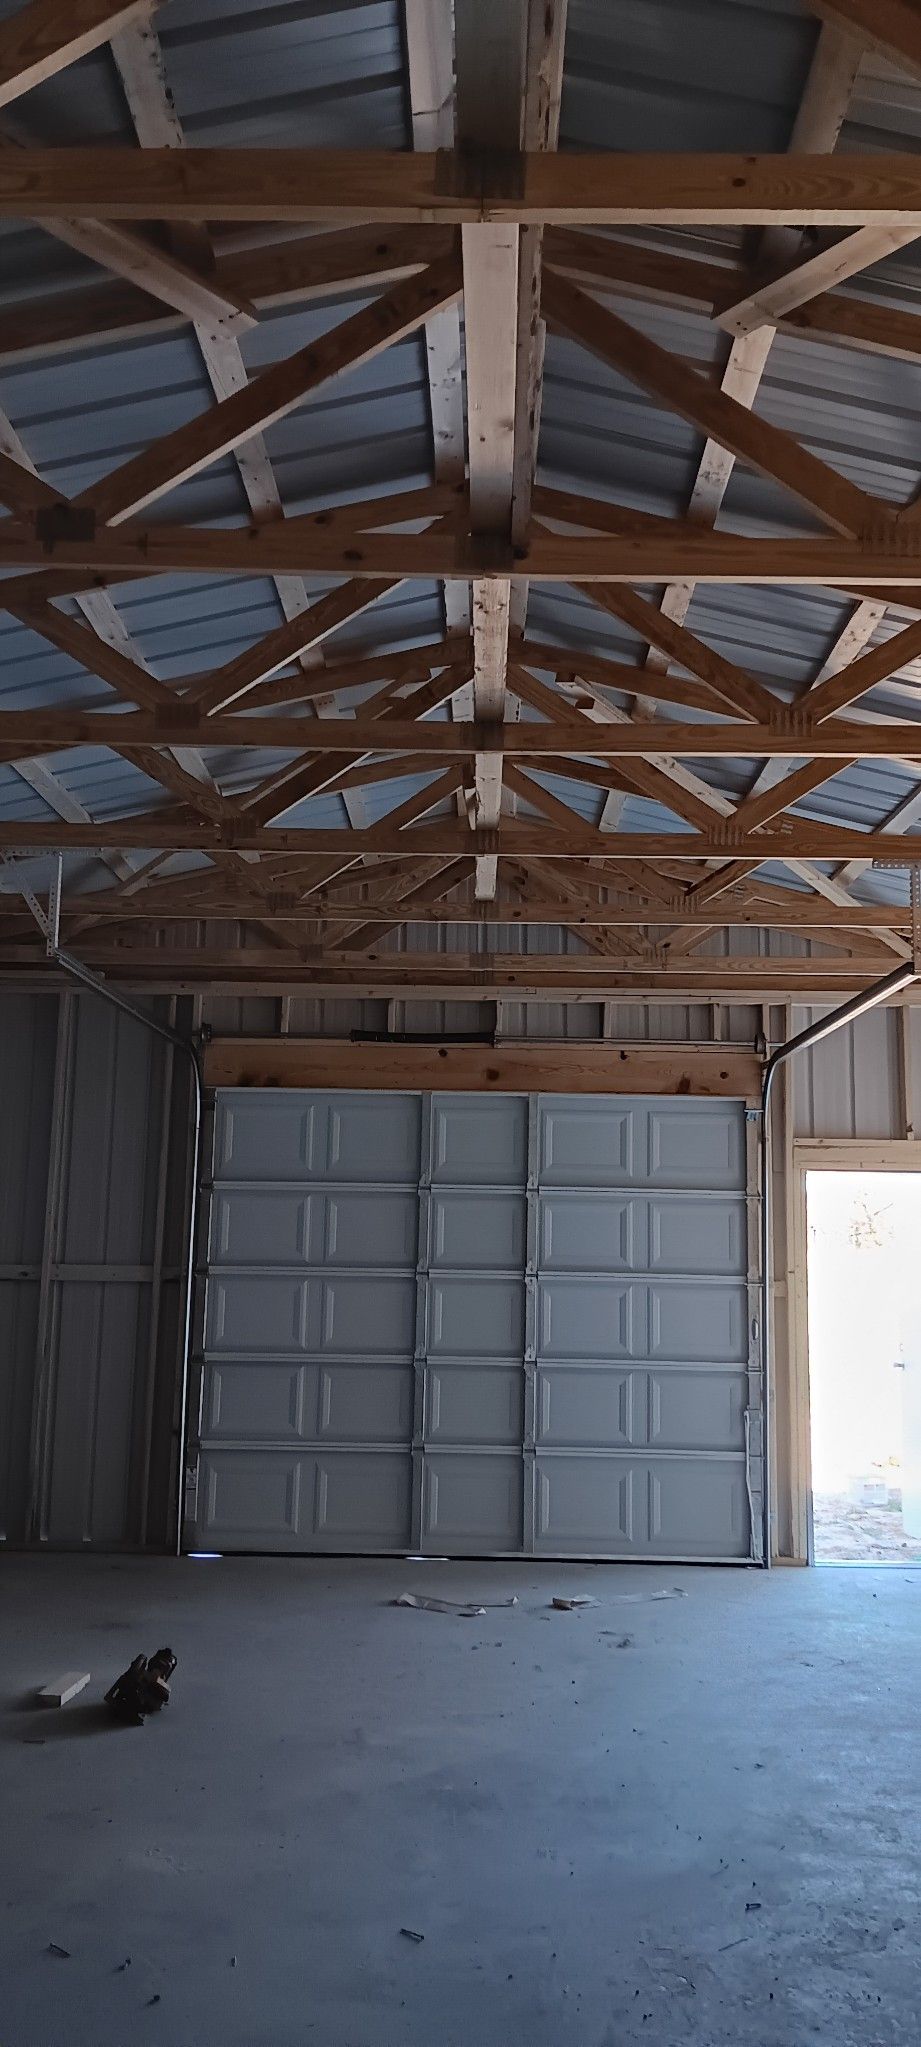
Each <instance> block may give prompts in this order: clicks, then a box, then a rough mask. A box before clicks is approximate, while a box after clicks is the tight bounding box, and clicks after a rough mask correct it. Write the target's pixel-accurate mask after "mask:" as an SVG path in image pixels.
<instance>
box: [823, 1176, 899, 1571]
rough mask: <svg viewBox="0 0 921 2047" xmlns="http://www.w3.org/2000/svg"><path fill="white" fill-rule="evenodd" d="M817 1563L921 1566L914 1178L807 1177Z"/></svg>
mask: <svg viewBox="0 0 921 2047" xmlns="http://www.w3.org/2000/svg"><path fill="white" fill-rule="evenodd" d="M806 1223H807V1229H806V1245H807V1251H806V1272H807V1289H808V1328H809V1404H810V1434H811V1462H812V1543H811V1555H812V1558H813V1561H814V1562H815V1563H817V1564H830V1563H858V1562H859V1563H880V1564H883V1563H901V1564H904V1563H921V1173H913V1172H912V1173H885V1172H879V1173H875V1172H831V1171H821V1172H807V1174H806Z"/></svg>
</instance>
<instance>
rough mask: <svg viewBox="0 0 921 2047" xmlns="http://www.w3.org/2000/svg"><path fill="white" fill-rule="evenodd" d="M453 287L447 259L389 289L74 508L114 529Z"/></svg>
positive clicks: (385, 342)
mask: <svg viewBox="0 0 921 2047" xmlns="http://www.w3.org/2000/svg"><path fill="white" fill-rule="evenodd" d="M143 153H144V154H145V155H146V154H148V152H146V151H145V152H143ZM173 154H174V155H177V156H179V158H180V160H181V161H182V162H187V161H188V160H189V153H188V152H173ZM460 288H461V280H460V275H459V272H458V269H457V265H456V262H455V260H454V258H453V257H448V258H447V259H446V260H445V261H444V262H442V263H438V264H433V265H431V266H430V267H429V268H428V269H427V270H424V271H421V272H420V273H419V275H418V276H414V277H411V278H408V279H407V280H406V281H405V282H404V283H402V284H398V285H395V286H394V287H393V290H392V291H391V292H389V293H385V294H384V296H383V297H382V298H379V299H377V300H375V301H374V303H373V304H372V305H370V306H366V307H363V308H362V310H361V311H360V312H358V313H353V314H352V316H351V318H350V319H347V320H344V321H343V322H342V323H341V324H340V325H339V326H338V327H334V328H333V329H331V330H330V332H329V333H327V334H323V335H320V336H319V338H318V339H317V340H316V341H313V342H310V343H308V345H307V347H306V348H301V349H298V350H297V352H296V353H295V354H294V355H293V356H289V357H288V358H287V359H286V360H284V361H283V362H280V363H274V364H273V365H272V366H271V368H269V369H267V370H263V371H262V372H261V373H260V375H259V376H257V377H254V378H253V379H252V381H251V382H249V383H247V384H246V385H245V387H244V388H242V389H240V390H238V391H235V392H234V393H233V394H232V395H231V396H229V397H227V398H225V399H224V400H223V401H222V402H221V403H220V404H218V405H214V406H212V407H211V408H210V410H209V411H207V412H204V413H200V414H199V415H198V417H197V418H196V419H193V420H191V421H190V422H189V423H188V424H187V425H185V426H182V427H177V428H176V429H175V430H174V431H173V432H172V433H169V434H165V435H164V436H163V437H162V439H161V440H159V441H156V442H154V443H153V445H152V446H151V447H149V448H146V449H145V450H144V451H143V453H142V454H140V455H136V456H133V457H132V459H131V460H130V461H128V462H126V463H123V464H122V465H121V467H120V468H118V469H115V470H113V471H112V472H111V473H110V474H109V475H108V476H105V477H103V478H102V479H101V480H100V481H99V482H98V483H95V484H94V485H93V486H92V489H91V490H90V491H87V492H85V493H84V494H83V496H82V498H81V499H80V500H78V502H79V503H81V504H87V505H91V506H92V509H93V511H94V512H95V514H96V516H97V518H101V519H104V520H105V521H106V522H107V524H109V525H119V524H120V523H121V522H122V521H123V520H124V519H127V518H129V517H131V515H132V514H134V513H136V512H138V511H141V510H142V509H143V508H144V507H146V506H149V505H152V504H155V503H156V502H157V500H158V498H161V497H163V496H165V495H166V494H167V493H168V492H169V491H171V490H175V489H176V488H177V487H178V485H179V484H180V483H185V482H187V481H188V479H189V478H190V477H192V476H196V475H198V474H199V472H200V471H201V470H202V469H207V468H209V467H210V466H211V464H212V463H214V462H216V461H218V460H219V458H220V457H221V456H222V455H226V454H229V453H230V452H231V450H233V449H237V448H239V447H241V446H242V445H243V443H244V442H246V441H248V440H251V439H252V437H253V435H254V434H258V433H261V432H262V431H263V430H264V429H265V428H266V427H268V426H271V425H272V424H274V422H276V421H277V420H279V419H283V418H284V417H285V415H286V414H287V413H289V412H293V411H294V410H295V409H296V408H297V406H299V405H301V404H302V403H303V401H304V399H305V398H306V397H307V395H308V394H309V393H310V392H311V391H315V390H317V389H318V388H319V386H320V385H322V384H324V383H326V382H328V381H329V379H330V378H332V377H336V376H339V375H340V374H341V373H342V372H343V371H344V370H347V369H356V368H357V367H358V366H359V365H360V364H362V363H365V362H368V361H370V360H371V359H372V358H373V357H374V356H375V355H379V354H380V352H381V350H382V349H385V348H389V347H391V346H392V345H393V343H394V342H396V341H399V340H401V339H403V337H404V336H405V335H407V334H412V333H414V332H415V331H416V329H417V328H418V327H420V326H422V325H423V324H424V322H425V320H426V318H427V317H428V315H429V314H430V313H431V312H432V311H434V310H435V308H437V307H438V306H440V305H446V304H450V303H452V302H453V301H454V300H456V299H457V297H458V296H459V293H460Z"/></svg>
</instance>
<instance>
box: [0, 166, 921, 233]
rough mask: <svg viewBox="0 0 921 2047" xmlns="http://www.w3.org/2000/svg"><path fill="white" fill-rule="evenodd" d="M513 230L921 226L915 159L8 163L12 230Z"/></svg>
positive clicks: (4, 196)
mask: <svg viewBox="0 0 921 2047" xmlns="http://www.w3.org/2000/svg"><path fill="white" fill-rule="evenodd" d="M64 213H67V214H69V216H70V217H71V218H73V219H84V220H85V219H86V218H88V217H89V218H91V219H99V220H141V221H143V220H152V219H153V220H193V221H197V220H235V221H260V220H264V221H274V222H278V221H299V220H302V221H317V222H329V223H330V224H333V223H335V222H341V223H342V224H344V225H353V224H354V223H355V222H356V221H364V222H365V223H369V224H370V223H372V222H377V221H380V222H382V223H384V224H386V225H390V224H392V223H395V222H400V221H421V222H431V221H436V222H441V223H445V222H458V223H464V222H477V221H496V222H512V223H515V222H517V223H519V224H521V225H528V224H533V225H538V224H540V223H541V222H551V223H553V224H554V225H558V226H576V225H578V224H580V223H582V224H583V225H586V226H594V227H620V226H630V227H636V226H674V225H677V226H686V227H690V226H705V227H708V226H709V227H718V226H732V227H737V226H757V227H769V226H773V225H779V226H785V225H787V224H789V223H792V224H793V225H796V226H800V225H802V226H811V227H865V226H883V227H888V226H892V225H902V226H905V227H911V226H917V228H918V232H919V233H921V187H919V182H918V175H917V159H916V158H915V157H914V156H912V155H910V154H901V155H900V154H898V153H889V154H880V155H871V154H866V155H860V156H839V157H833V158H831V159H829V158H827V157H822V156H808V155H803V156H797V157H796V158H795V159H791V158H790V157H788V156H786V155H780V156H768V155H756V156H752V155H732V154H730V153H728V152H727V153H720V154H717V155H687V154H681V153H679V152H664V153H658V154H646V155H643V154H634V153H631V152H628V151H613V152H608V151H604V150H598V151H591V152H589V153H586V154H582V153H580V152H578V151H575V150H572V151H570V150H566V151H564V152H563V153H562V154H560V155H553V156H550V155H543V154H541V153H538V152H532V153H531V154H526V155H523V156H518V157H514V156H513V157H512V159H511V160H510V161H508V163H507V164H504V165H503V166H501V167H500V168H499V169H498V170H497V166H496V163H495V160H494V159H493V158H491V157H490V156H489V155H488V154H487V155H485V156H483V157H479V158H478V157H477V156H476V155H474V156H473V157H469V156H451V155H441V154H438V153H435V154H429V153H425V152H420V151H416V152H400V151H397V150H377V151H375V150H348V151H346V150H340V149H313V150H311V149H298V148H268V149H264V148H248V149H194V150H187V151H175V150H162V149H155V150H144V151H143V152H141V151H138V152H136V153H133V152H131V151H128V150H125V151H123V152H121V153H120V154H119V156H118V163H117V168H116V164H115V160H114V156H113V151H112V150H111V149H110V148H107V147H105V148H103V147H95V146H93V145H90V146H85V147H77V148H58V149H33V148H29V149H23V150H15V151H12V150H11V151H9V152H4V154H3V156H2V158H0V217H4V218H7V219H9V218H14V219H21V218H23V217H25V218H32V219H34V220H42V219H47V218H48V217H49V216H51V215H54V214H58V215H60V214H64Z"/></svg>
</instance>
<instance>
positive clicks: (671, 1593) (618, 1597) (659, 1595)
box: [604, 1585, 688, 1606]
mask: <svg viewBox="0 0 921 2047" xmlns="http://www.w3.org/2000/svg"><path fill="white" fill-rule="evenodd" d="M687 1596H688V1595H687V1593H686V1592H685V1590H684V1588H683V1586H681V1585H666V1586H664V1587H663V1589H662V1591H661V1592H615V1593H614V1594H613V1596H612V1598H611V1599H610V1600H607V1599H606V1600H605V1602H604V1603H605V1606H642V1604H643V1602H644V1601H645V1600H647V1599H686V1598H687Z"/></svg>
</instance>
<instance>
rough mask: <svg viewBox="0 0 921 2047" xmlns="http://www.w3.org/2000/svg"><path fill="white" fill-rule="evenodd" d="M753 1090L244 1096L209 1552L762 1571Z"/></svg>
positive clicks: (210, 1375) (218, 1235) (212, 1329)
mask: <svg viewBox="0 0 921 2047" xmlns="http://www.w3.org/2000/svg"><path fill="white" fill-rule="evenodd" d="M746 1135H747V1133H746V1122H745V1110H744V1105H743V1104H742V1103H738V1102H726V1101H719V1102H713V1101H704V1100H693V1099H688V1098H682V1099H680V1100H658V1099H656V1100H636V1101H633V1100H630V1101H628V1100H624V1099H622V1098H617V1097H615V1098H611V1097H607V1096H600V1097H592V1098H587V1097H569V1096H530V1097H528V1096H524V1095H521V1096H512V1095H507V1096H490V1097H489V1098H484V1097H480V1096H476V1095H469V1094H458V1095H412V1094H371V1093H365V1092H359V1091H356V1092H354V1093H341V1094H330V1093H327V1094H320V1093H317V1094H308V1093H305V1092H303V1091H300V1090H297V1091H296V1090H277V1089H271V1090H260V1089H240V1090H232V1091H226V1092H222V1093H221V1094H219V1095H218V1097H217V1102H216V1112H215V1124H214V1156H213V1184H212V1189H211V1203H210V1222H209V1233H208V1275H207V1288H206V1298H205V1313H204V1326H203V1364H202V1383H201V1428H200V1443H199V1463H198V1481H197V1487H196V1489H195V1494H194V1499H193V1501H192V1502H191V1505H192V1507H193V1513H192V1520H191V1525H190V1539H191V1541H192V1543H193V1546H195V1547H198V1548H208V1549H222V1550H263V1551H278V1550H290V1551H293V1552H297V1551H323V1550H326V1551H352V1552H366V1553H374V1552H379V1553H383V1552H393V1551H397V1552H399V1551H405V1550H410V1549H412V1550H422V1551H429V1552H434V1553H437V1554H439V1555H445V1554H451V1555H471V1556H475V1555H529V1554H530V1555H533V1554H541V1555H547V1556H589V1557H643V1556H648V1557H670V1558H674V1559H679V1558H707V1559H712V1560H714V1561H728V1560H740V1559H741V1560H744V1559H746V1558H748V1557H749V1556H750V1555H751V1554H752V1553H753V1543H752V1525H753V1514H754V1517H755V1519H757V1512H758V1506H759V1494H760V1460H759V1457H758V1446H759V1442H760V1435H759V1430H758V1427H757V1423H758V1420H759V1397H760V1376H759V1363H758V1357H757V1351H756V1344H755V1320H754V1301H753V1297H752V1287H753V1281H754V1274H753V1272H752V1271H751V1269H750V1245H751V1243H752V1241H753V1233H752V1231H751V1230H750V1228H749V1214H748V1202H749V1199H750V1190H749V1188H748V1186H747V1178H748V1175H747V1167H746V1157H747V1144H746Z"/></svg>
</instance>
